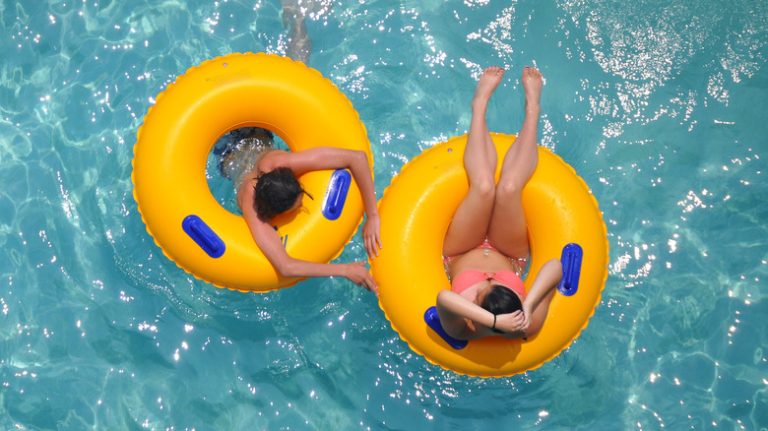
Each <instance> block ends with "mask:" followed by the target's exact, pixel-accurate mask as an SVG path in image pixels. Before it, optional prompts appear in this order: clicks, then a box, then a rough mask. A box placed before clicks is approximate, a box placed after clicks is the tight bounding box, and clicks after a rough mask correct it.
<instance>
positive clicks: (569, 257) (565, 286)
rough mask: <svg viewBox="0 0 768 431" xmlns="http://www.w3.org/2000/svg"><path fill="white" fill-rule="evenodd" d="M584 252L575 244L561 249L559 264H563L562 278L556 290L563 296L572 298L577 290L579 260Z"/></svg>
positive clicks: (579, 273)
mask: <svg viewBox="0 0 768 431" xmlns="http://www.w3.org/2000/svg"><path fill="white" fill-rule="evenodd" d="M583 257H584V250H582V248H581V246H580V245H578V244H576V243H570V244H567V245H566V246H565V247H563V253H562V255H561V256H560V263H562V264H563V278H562V279H561V280H560V283H559V284H558V285H557V290H559V291H560V293H562V294H563V295H565V296H572V295H574V294H576V291H578V290H579V277H580V276H581V260H582V258H583Z"/></svg>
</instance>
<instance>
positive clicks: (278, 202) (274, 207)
mask: <svg viewBox="0 0 768 431" xmlns="http://www.w3.org/2000/svg"><path fill="white" fill-rule="evenodd" d="M253 189H254V191H255V193H254V194H253V209H254V210H256V214H257V215H258V217H259V219H260V220H261V221H265V222H267V221H270V220H272V219H273V218H274V217H275V216H277V215H278V214H281V213H284V212H286V211H288V210H289V209H291V207H293V205H294V204H295V203H296V199H298V198H299V196H300V195H301V194H302V193H304V194H306V195H307V196H309V198H310V199H312V196H311V195H310V194H309V193H307V192H306V191H304V189H303V188H301V184H299V180H297V179H296V175H294V174H293V171H291V170H290V169H289V168H277V169H274V170H272V171H269V172H267V173H264V174H261V175H260V176H259V177H258V178H257V179H256V185H255V186H254V187H253Z"/></svg>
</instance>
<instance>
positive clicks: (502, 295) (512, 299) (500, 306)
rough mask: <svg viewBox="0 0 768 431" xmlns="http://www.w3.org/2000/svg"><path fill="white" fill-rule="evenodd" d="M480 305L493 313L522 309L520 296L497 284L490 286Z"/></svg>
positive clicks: (505, 312)
mask: <svg viewBox="0 0 768 431" xmlns="http://www.w3.org/2000/svg"><path fill="white" fill-rule="evenodd" d="M480 306H481V307H483V308H485V309H486V310H488V311H490V312H491V313H493V314H494V315H498V314H507V313H513V312H515V311H517V310H522V309H523V303H522V302H520V297H519V296H517V295H516V294H515V293H514V292H512V290H510V289H507V288H506V287H504V286H500V285H498V284H494V285H492V286H491V291H490V292H488V294H487V295H485V298H484V299H483V303H482V304H480Z"/></svg>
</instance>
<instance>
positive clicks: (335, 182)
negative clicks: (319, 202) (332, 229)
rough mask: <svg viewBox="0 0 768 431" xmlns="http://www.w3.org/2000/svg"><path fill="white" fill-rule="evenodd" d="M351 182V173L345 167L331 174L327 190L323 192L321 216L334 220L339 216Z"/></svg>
mask: <svg viewBox="0 0 768 431" xmlns="http://www.w3.org/2000/svg"><path fill="white" fill-rule="evenodd" d="M351 184H352V175H351V174H350V173H349V171H347V170H346V169H338V170H336V171H335V172H334V173H333V175H331V181H330V182H329V183H328V191H327V192H326V193H325V200H324V201H323V216H325V218H326V219H328V220H336V219H337V218H339V216H341V211H342V210H343V209H344V202H346V201H347V193H348V192H349V186H350V185H351Z"/></svg>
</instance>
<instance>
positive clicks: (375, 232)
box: [267, 147, 381, 257]
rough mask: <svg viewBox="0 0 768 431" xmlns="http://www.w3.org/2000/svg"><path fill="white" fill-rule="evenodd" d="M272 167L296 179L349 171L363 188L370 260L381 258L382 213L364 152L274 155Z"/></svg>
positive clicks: (330, 149)
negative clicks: (328, 171)
mask: <svg viewBox="0 0 768 431" xmlns="http://www.w3.org/2000/svg"><path fill="white" fill-rule="evenodd" d="M270 165H274V166H284V167H287V168H289V169H291V170H292V171H293V173H295V174H296V175H297V176H298V175H302V174H305V173H307V172H310V171H317V170H324V169H349V170H350V171H351V172H352V177H354V179H355V182H356V183H357V186H358V187H359V188H360V194H361V195H362V198H363V206H364V208H365V214H366V216H367V219H366V222H365V226H364V227H363V240H364V241H365V249H366V251H367V252H368V256H370V257H373V256H377V255H378V249H379V248H381V237H380V233H379V232H380V220H379V211H378V209H377V207H376V191H375V189H374V186H373V177H372V176H371V169H370V165H369V164H368V157H367V156H366V155H365V153H364V152H362V151H355V150H345V149H341V148H334V147H317V148H311V149H308V150H304V151H299V152H296V153H288V152H279V153H277V152H275V155H274V158H272V159H271V161H270ZM267 170H269V169H267Z"/></svg>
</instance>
